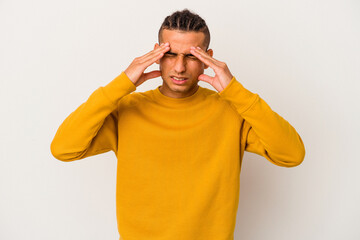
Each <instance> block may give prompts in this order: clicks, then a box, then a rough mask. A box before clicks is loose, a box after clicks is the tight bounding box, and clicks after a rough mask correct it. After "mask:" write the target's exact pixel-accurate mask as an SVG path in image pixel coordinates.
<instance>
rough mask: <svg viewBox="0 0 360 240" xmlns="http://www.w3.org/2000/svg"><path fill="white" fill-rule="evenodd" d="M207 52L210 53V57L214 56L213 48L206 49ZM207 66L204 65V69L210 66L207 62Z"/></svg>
mask: <svg viewBox="0 0 360 240" xmlns="http://www.w3.org/2000/svg"><path fill="white" fill-rule="evenodd" d="M206 53H207V54H209V55H210V57H212V56H213V54H214V52H213V50H212V49H209V50H207V51H206ZM204 65H205V66H204V69H207V68H208V67H209V66H208V65H206V64H204Z"/></svg>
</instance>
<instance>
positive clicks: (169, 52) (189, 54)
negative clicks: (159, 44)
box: [166, 50, 194, 56]
mask: <svg viewBox="0 0 360 240" xmlns="http://www.w3.org/2000/svg"><path fill="white" fill-rule="evenodd" d="M166 53H168V54H173V55H177V53H173V52H171V51H170V50H169V51H167V52H166ZM184 55H185V56H194V55H192V54H191V53H187V54H185V53H184Z"/></svg>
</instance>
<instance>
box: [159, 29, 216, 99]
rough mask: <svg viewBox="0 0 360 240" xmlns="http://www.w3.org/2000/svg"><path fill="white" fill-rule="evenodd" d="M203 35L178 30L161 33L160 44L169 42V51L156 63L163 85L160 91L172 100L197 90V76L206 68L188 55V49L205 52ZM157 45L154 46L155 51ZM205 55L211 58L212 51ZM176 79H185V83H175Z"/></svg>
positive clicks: (164, 30) (165, 30)
mask: <svg viewBox="0 0 360 240" xmlns="http://www.w3.org/2000/svg"><path fill="white" fill-rule="evenodd" d="M204 39H205V35H204V34H203V33H201V32H182V31H178V30H167V29H163V31H162V41H161V42H160V44H161V43H166V42H169V44H170V50H169V51H168V52H167V53H165V54H164V56H163V57H162V58H161V59H160V60H158V61H156V63H157V64H160V71H161V77H162V79H163V85H162V86H161V87H160V91H161V92H162V93H163V94H164V95H166V96H168V97H173V98H183V97H187V96H190V95H192V94H194V93H195V92H196V90H197V89H198V84H197V83H198V82H199V80H198V76H199V75H200V74H202V73H204V69H206V68H208V66H207V65H205V64H204V63H203V62H201V61H200V60H199V59H198V58H196V57H195V56H193V55H192V54H191V53H190V47H191V46H194V47H201V48H202V49H203V50H205V47H204V46H203V42H204ZM158 47H159V44H155V49H156V48H158ZM207 53H208V54H209V55H210V56H212V50H211V49H209V50H208V51H207ZM176 77H177V78H180V79H182V78H185V81H176Z"/></svg>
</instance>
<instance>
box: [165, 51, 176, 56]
mask: <svg viewBox="0 0 360 240" xmlns="http://www.w3.org/2000/svg"><path fill="white" fill-rule="evenodd" d="M165 55H166V56H175V54H174V53H169V52H166V53H165Z"/></svg>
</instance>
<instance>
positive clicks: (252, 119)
mask: <svg viewBox="0 0 360 240" xmlns="http://www.w3.org/2000/svg"><path fill="white" fill-rule="evenodd" d="M219 95H220V96H221V97H222V98H224V99H225V100H227V101H229V102H230V104H231V106H232V107H233V108H234V109H235V110H236V111H237V112H238V113H239V114H240V116H241V117H242V119H244V122H243V124H242V129H241V134H242V136H241V142H242V143H243V144H245V150H246V151H248V152H252V153H256V154H259V155H261V156H263V157H265V158H266V159H267V160H269V161H270V162H272V163H274V164H276V165H278V166H282V167H294V166H297V165H299V164H301V162H302V161H303V159H304V157H305V147H304V144H303V141H302V139H301V137H300V135H299V134H298V133H297V132H296V130H295V129H294V127H292V126H291V125H290V124H289V122H287V121H286V120H285V119H284V118H282V117H281V116H280V115H278V114H277V113H276V112H274V111H273V110H272V109H271V108H270V107H269V105H268V104H267V103H266V102H265V101H264V100H263V99H261V98H260V96H259V95H258V94H254V93H252V92H250V91H249V90H247V89H246V88H244V87H243V85H242V84H241V83H240V82H238V81H237V80H236V79H235V77H233V78H232V80H231V82H230V83H229V84H228V86H226V87H225V89H223V90H222V91H221V92H219Z"/></svg>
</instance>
